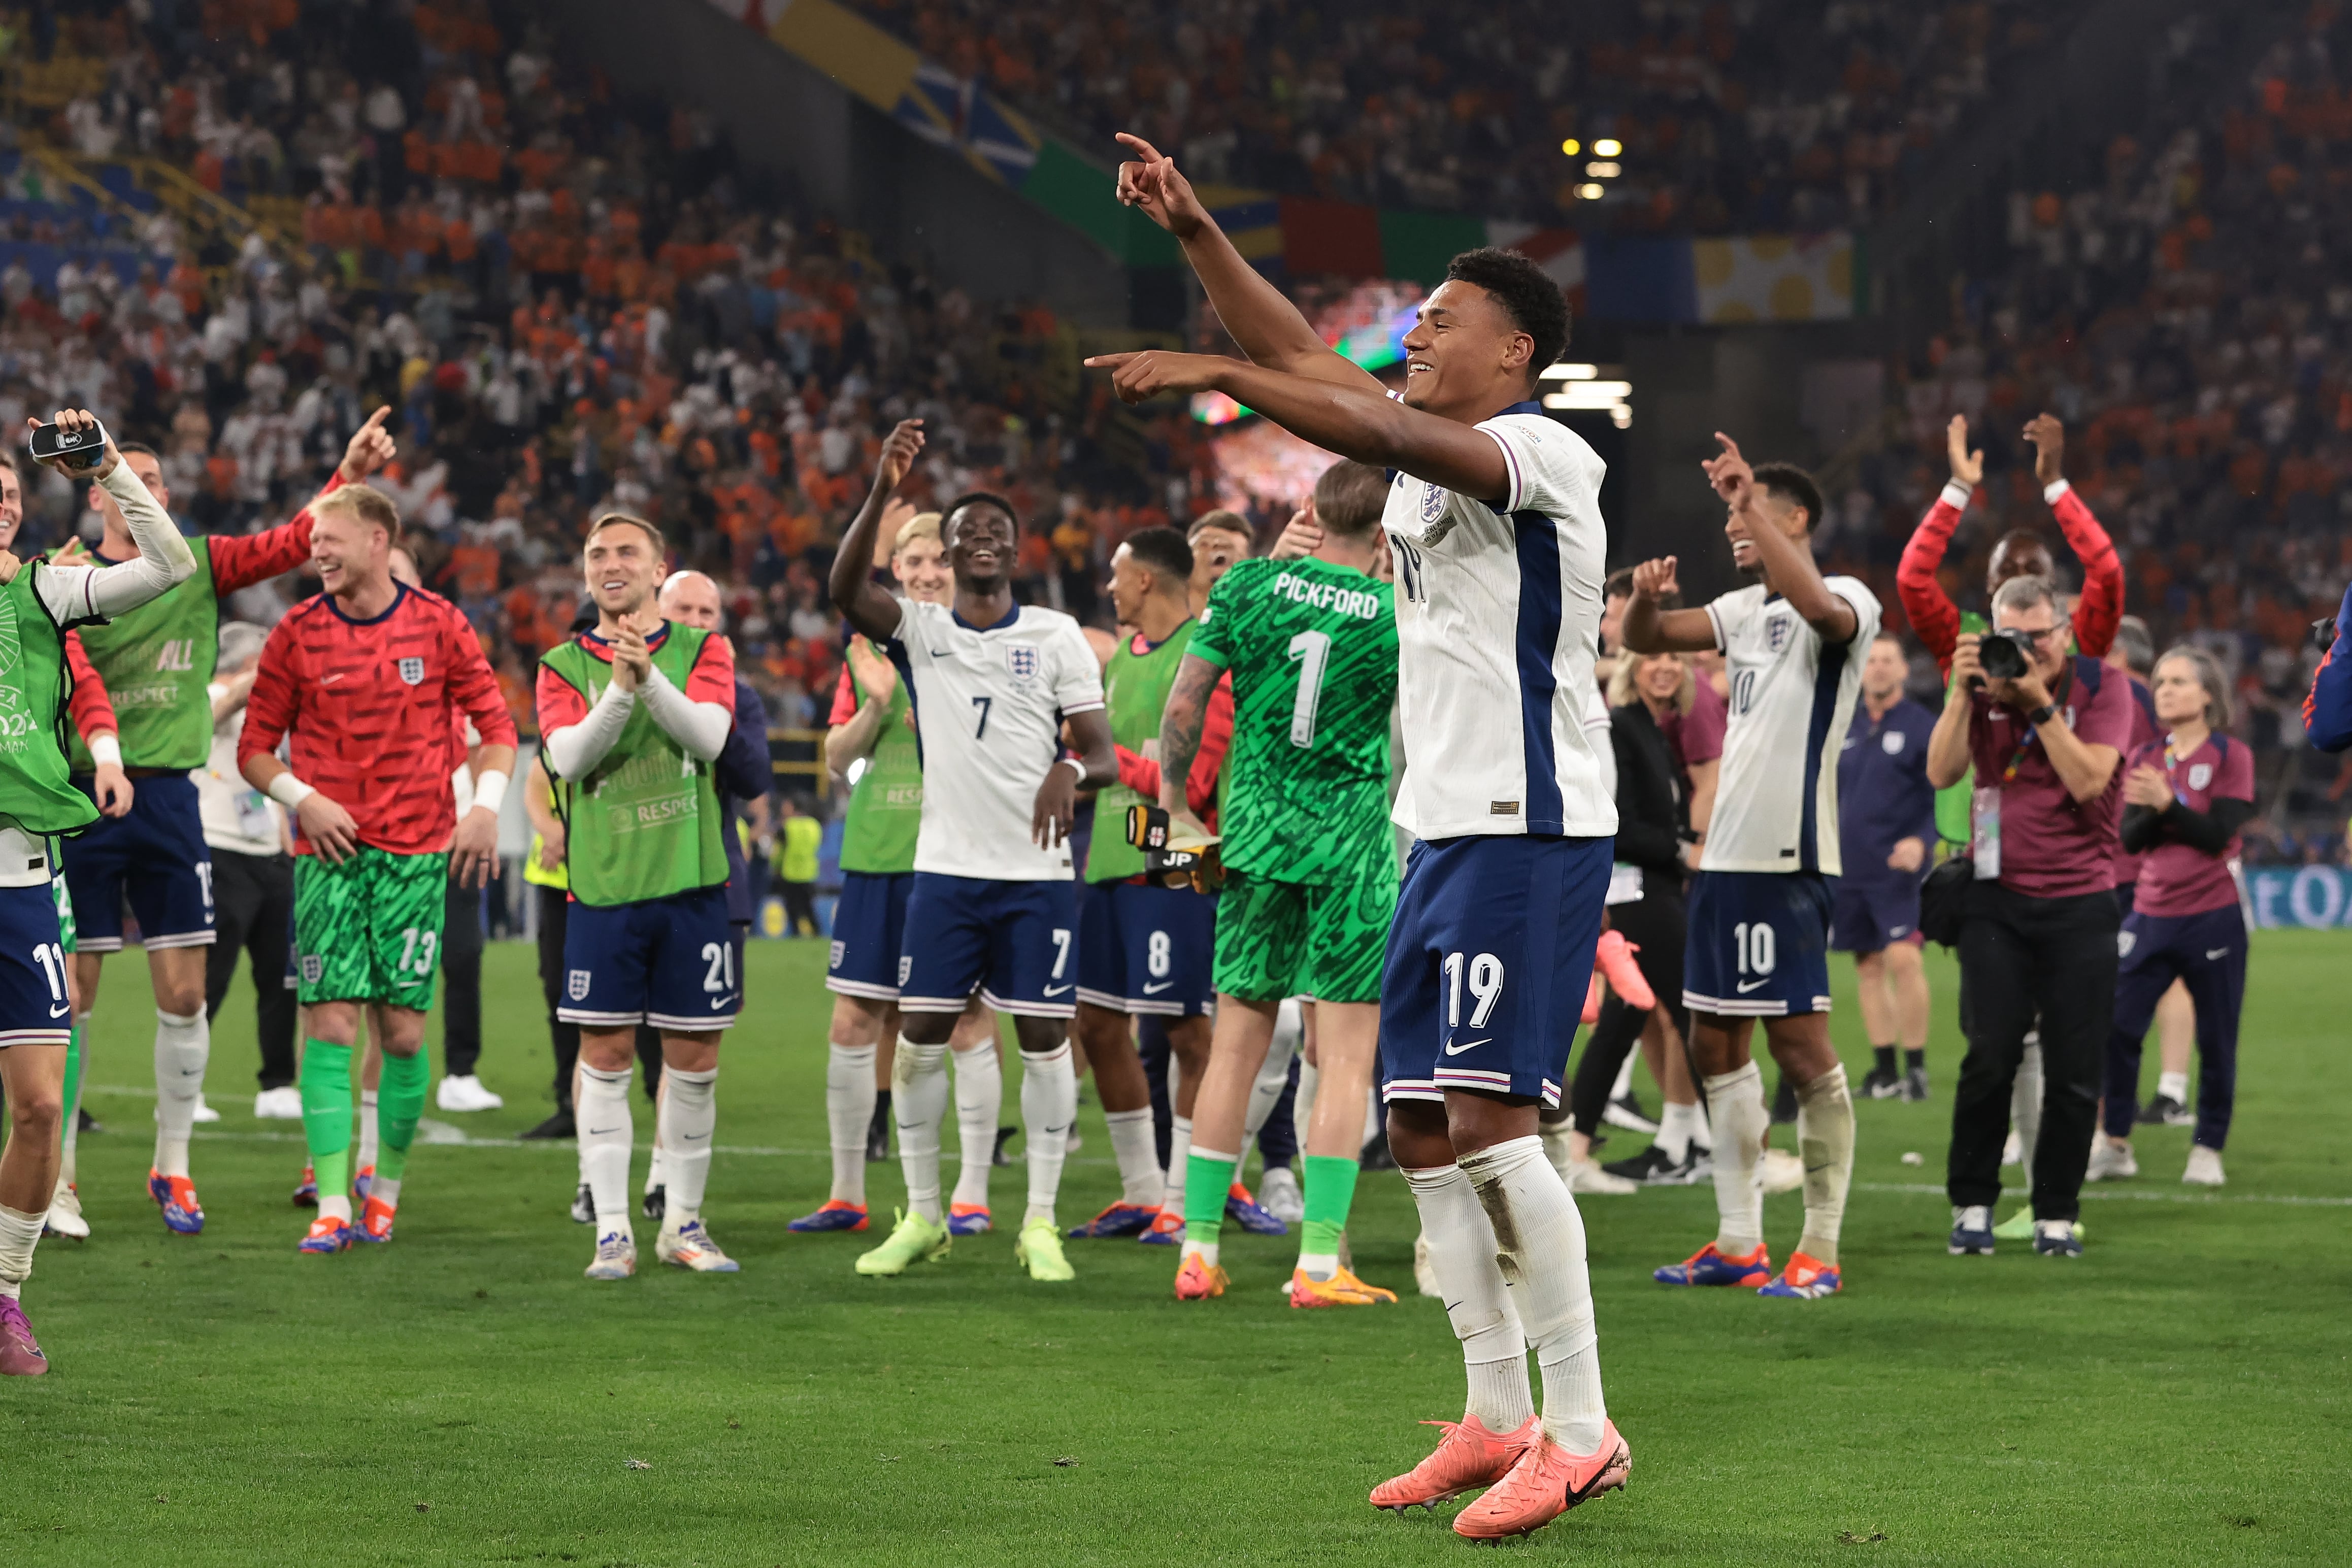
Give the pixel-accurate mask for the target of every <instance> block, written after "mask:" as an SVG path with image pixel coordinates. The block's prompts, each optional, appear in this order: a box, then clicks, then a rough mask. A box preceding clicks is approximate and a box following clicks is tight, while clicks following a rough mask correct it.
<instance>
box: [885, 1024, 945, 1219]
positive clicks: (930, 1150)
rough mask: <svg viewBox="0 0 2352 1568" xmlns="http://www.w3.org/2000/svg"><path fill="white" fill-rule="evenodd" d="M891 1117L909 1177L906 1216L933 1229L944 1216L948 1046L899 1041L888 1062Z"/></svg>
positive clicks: (902, 1037) (900, 1162)
mask: <svg viewBox="0 0 2352 1568" xmlns="http://www.w3.org/2000/svg"><path fill="white" fill-rule="evenodd" d="M890 1113H891V1115H893V1116H894V1117H896V1118H897V1119H898V1167H899V1169H901V1170H903V1171H904V1172H906V1175H907V1212H908V1213H909V1214H919V1215H921V1216H922V1217H923V1218H925V1219H928V1220H929V1221H930V1222H931V1223H932V1224H934V1225H939V1224H941V1223H944V1221H945V1218H946V1217H945V1216H944V1215H942V1214H941V1213H940V1124H941V1123H942V1122H945V1121H946V1120H947V1114H948V1045H947V1041H945V1040H941V1041H940V1043H939V1044H937V1045H917V1044H916V1043H915V1042H914V1041H913V1040H908V1038H907V1037H906V1036H905V1035H903V1034H902V1035H900V1036H899V1037H898V1053H897V1054H896V1055H895V1056H894V1057H893V1058H892V1060H891V1063H890Z"/></svg>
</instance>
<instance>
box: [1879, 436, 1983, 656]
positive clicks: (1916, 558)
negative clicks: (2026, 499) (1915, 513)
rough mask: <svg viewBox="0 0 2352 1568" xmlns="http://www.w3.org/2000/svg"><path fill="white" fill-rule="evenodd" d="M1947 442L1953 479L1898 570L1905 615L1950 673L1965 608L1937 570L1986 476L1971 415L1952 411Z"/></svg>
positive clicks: (1916, 533) (1922, 521)
mask: <svg viewBox="0 0 2352 1568" xmlns="http://www.w3.org/2000/svg"><path fill="white" fill-rule="evenodd" d="M1944 445H1945V449H1946V451H1947V453H1948V455H1949V457H1950V459H1951V465H1952V477H1951V480H1950V482H1949V483H1948V484H1946V485H1945V486H1944V493H1943V494H1942V495H1940V496H1938V497H1936V504H1935V505H1934V506H1932V507H1928V508H1927V516H1926V517H1922V518H1920V519H1919V526H1918V527H1917V528H1915V529H1913V530H1912V534H1911V538H1910V539H1909V540H1908V541H1907V542H1906V544H1905V545H1904V547H1903V559H1901V561H1899V562H1898V563H1897V564H1896V566H1895V598H1896V599H1897V600H1898V601H1901V603H1902V605H1903V616H1904V619H1906V620H1907V621H1908V622H1911V632H1912V635H1914V636H1916V637H1917V638H1918V639H1919V642H1920V643H1921V645H1922V646H1924V647H1925V648H1926V649H1927V652H1928V653H1933V654H1934V655H1935V656H1936V664H1937V668H1939V669H1941V670H1943V671H1944V672H1945V673H1946V674H1949V673H1950V671H1951V667H1952V648H1953V645H1954V643H1955V641H1956V640H1957V639H1958V636H1959V634H1960V609H1959V606H1958V605H1957V604H1954V603H1953V602H1952V597H1951V595H1950V594H1948V593H1946V592H1945V591H1944V585H1943V583H1942V582H1940V581H1939V580H1937V576H1936V572H1937V568H1939V567H1941V566H1942V565H1943V563H1944V551H1945V550H1946V549H1948V548H1949V546H1950V545H1951V542H1952V530H1953V529H1955V528H1958V526H1959V522H1960V515H1961V514H1962V513H1964V512H1966V511H1967V510H1968V509H1969V497H1971V496H1973V495H1975V494H1976V487H1977V485H1978V484H1979V482H1980V481H1981V480H1982V479H1983V478H1984V454H1983V453H1982V452H1980V451H1971V450H1969V421H1968V416H1967V415H1966V414H1958V413H1956V414H1954V415H1952V423H1950V424H1949V425H1948V426H1947V427H1946V428H1945V431H1944Z"/></svg>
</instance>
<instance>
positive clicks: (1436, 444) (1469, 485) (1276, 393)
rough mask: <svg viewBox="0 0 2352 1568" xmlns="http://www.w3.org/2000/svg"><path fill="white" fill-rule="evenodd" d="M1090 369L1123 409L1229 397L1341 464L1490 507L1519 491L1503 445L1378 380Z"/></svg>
mask: <svg viewBox="0 0 2352 1568" xmlns="http://www.w3.org/2000/svg"><path fill="white" fill-rule="evenodd" d="M1087 365H1088V366H1089V367H1091V368H1094V369H1097V370H1108V371H1110V372H1111V385H1112V386H1113V388H1114V389H1116V390H1117V392H1118V395H1119V397H1120V399H1121V400H1122V401H1123V402H1130V403H1136V402H1148V401H1150V399H1152V398H1155V397H1159V396H1160V395H1161V394H1162V393H1166V392H1186V393H1189V392H1223V393H1224V394H1225V395H1226V396H1227V397H1230V398H1232V399H1233V400H1234V402H1238V403H1240V404H1242V405H1243V406H1244V407H1245V408H1250V409H1254V410H1255V411H1256V412H1257V413H1262V414H1264V415H1265V417H1266V418H1268V419H1270V420H1272V421H1274V423H1276V424H1278V425H1280V426H1282V427H1283V428H1284V429H1285V430H1287V431H1289V432H1290V433H1291V434H1293V435H1296V436H1298V437H1300V438H1301V439H1302V440H1305V441H1307V442H1309V443H1311V444H1314V445H1317V446H1320V447H1322V448H1323V449H1324V450H1325V451H1327V452H1331V453H1335V454H1337V455H1339V456H1341V457H1352V458H1354V459H1356V460H1357V461H1358V462H1360V463H1370V464H1371V465H1374V466H1375V467H1380V468H1394V469H1397V470H1398V471H1400V472H1402V473H1406V474H1410V475H1412V476H1413V477H1414V478H1416V479H1427V480H1429V481H1430V482H1432V483H1433V484H1436V485H1442V486H1444V487H1445V488H1446V489H1449V490H1454V491H1458V492H1459V493H1461V494H1462V495H1465V496H1475V497H1477V498H1478V499H1480V500H1482V501H1489V502H1495V501H1500V500H1502V499H1503V498H1504V497H1507V495H1509V494H1510V479H1511V475H1510V466H1509V464H1508V463H1507V461H1506V459H1505V458H1504V456H1503V448H1502V444H1501V443H1499V442H1497V441H1496V439H1495V438H1494V437H1493V436H1491V435H1489V434H1486V432H1485V431H1483V430H1480V429H1479V428H1478V427H1477V426H1475V425H1470V424H1463V423H1459V422H1457V421H1454V420H1451V419H1441V418H1439V417H1438V416H1437V415H1435V414H1433V413H1423V412H1422V411H1421V410H1419V409H1417V408H1408V407H1406V406H1405V405H1404V404H1403V403H1402V402H1398V401H1397V400H1396V399H1394V398H1392V397H1390V396H1389V395H1388V394H1387V393H1386V392H1382V391H1381V390H1380V384H1379V383H1378V382H1371V381H1370V379H1369V378H1366V380H1365V381H1364V382H1361V383H1359V382H1335V381H1326V380H1323V379H1321V378H1319V377H1315V376H1307V375H1300V374H1295V373H1292V372H1288V371H1269V370H1264V369H1261V368H1260V367H1258V366H1256V365H1253V364H1247V363H1244V361H1240V360H1232V359H1227V358H1225V357H1224V356H1223V355H1222V354H1178V353H1171V352H1169V351H1168V350H1163V349H1147V350H1142V351H1141V352H1139V353H1129V354H1097V355H1096V356H1095V357H1094V358H1093V359H1090V360H1088V361H1087Z"/></svg>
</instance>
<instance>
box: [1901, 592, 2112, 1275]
mask: <svg viewBox="0 0 2352 1568" xmlns="http://www.w3.org/2000/svg"><path fill="white" fill-rule="evenodd" d="M1992 620H1993V630H1992V631H1991V632H1987V633H1984V634H1982V635H1980V636H1979V635H1969V634H1964V635H1962V636H1960V637H1959V638H1958V641H1957V643H1956V644H1955V646H1954V648H1953V652H1952V674H1953V677H1954V679H1955V681H1956V683H1957V686H1958V689H1957V690H1956V691H1955V693H1954V695H1953V698H1952V700H1951V701H1949V702H1948V703H1946V704H1945V705H1944V712H1943V715H1942V716H1941V717H1939V718H1938V719H1937V721H1936V727H1935V730H1934V732H1933V733H1932V734H1931V735H1930V736H1929V737H1928V741H1927V780H1928V782H1929V783H1930V784H1932V785H1934V786H1935V787H1936V788H1937V789H1943V788H1945V787H1947V786H1948V785H1950V784H1952V783H1954V782H1955V781H1957V780H1958V779H1959V778H1960V777H1961V776H1962V775H1963V774H1965V773H1967V772H1968V771H1969V768H1970V767H1971V766H1973V767H1974V768H1975V771H1976V788H1975V791H1974V794H1973V797H1972V800H1971V810H1970V824H1971V827H1972V829H1973V833H1972V846H1971V850H1970V854H1971V857H1972V860H1973V869H1974V877H1973V879H1972V880H1971V881H1970V882H1969V884H1968V885H1967V887H1966V889H1965V890H1964V893H1963V902H1962V905H1961V907H1962V915H1961V920H1960V926H1959V955H1960V990H1961V995H1962V1010H1961V1016H1962V1017H1963V1019H1966V1020H1967V1022H1966V1028H1967V1030H1968V1036H1969V1051H1968V1056H1967V1058H1966V1060H1964V1061H1962V1062H1961V1064H1960V1082H1959V1088H1958V1092H1957V1093H1956V1094H1955V1095H1954V1097H1953V1102H1952V1145H1951V1153H1950V1155H1949V1161H1948V1169H1947V1173H1946V1178H1945V1180H1946V1186H1947V1188H1948V1192H1949V1194H1950V1197H1951V1201H1952V1236H1951V1250H1952V1251H1953V1253H1955V1254H1960V1253H1990V1251H1991V1250H1992V1249H1993V1237H1992V1207H1993V1204H1994V1203H1995V1201H1996V1200H1998V1198H1999V1197H2000V1147H2001V1144H2002V1141H2003V1139H2004V1138H2005V1136H2006V1134H2007V1133H2008V1123H2009V1115H2008V1112H2009V1101H2010V1091H2011V1083H2012V1081H2013V1080H2014V1079H2015V1077H2016V1074H2017V1070H2018V1063H2019V1061H2020V1059H2021V1057H2022V1055H2023V1053H2024V1050H2025V1036H2026V1032H2027V1031H2028V1030H2032V1028H2033V1027H2034V1019H2035V1016H2036V1014H2037V1013H2038V1014H2039V1015H2040V1018H2041V1031H2042V1070H2043V1090H2042V1095H2043V1098H2042V1136H2041V1137H2040V1139H2039V1140H2038V1141H2037V1144H2036V1146H2035V1149H2034V1154H2033V1166H2032V1199H2033V1219H2034V1234H2033V1249H2034V1250H2035V1251H2036V1252H2041V1253H2046V1254H2055V1255H2060V1256H2072V1255H2074V1254H2078V1253H2080V1252H2081V1251H2082V1249H2083V1248H2082V1242H2081V1240H2080V1239H2079V1238H2078V1237H2077V1236H2076V1234H2075V1228H2074V1220H2075V1218H2076V1215H2077V1213H2078V1211H2079V1207H2080V1202H2081V1197H2082V1187H2083V1171H2084V1166H2085V1164H2086V1163H2087V1162H2088V1160H2089V1158H2090V1153H2091V1136H2092V1130H2093V1128H2092V1123H2093V1118H2094V1115H2095V1111H2096V1107H2097V1104H2098V1098H2099V1081H2100V1070H2101V1064H2102V1061H2103V1058H2104V1053H2105V1049H2106V1040H2107V1035H2108V1031H2109V1028H2110V1025H2111V1022H2112V1019H2113V1013H2114V1007H2115V978H2116V922H2117V915H2116V902H2115V895H2114V882H2115V873H2114V866H2113V857H2114V849H2115V835H2116V811H2117V810H2118V806H2117V783H2116V761H2117V758H2119V756H2120V755H2121V750H2122V747H2123V746H2124V744H2125V742H2126V739H2128V737H2129V736H2130V733H2131V709H2132V700H2131V695H2130V689H2129V685H2128V683H2126V681H2124V680H2122V679H2121V678H2119V677H2117V676H2116V675H2114V674H2113V673H2112V672H2110V671H2107V670H2106V669H2105V667H2104V666H2102V665H2101V664H2099V662H2098V661H2097V660H2095V659H2089V658H2083V657H2079V656H2074V655H2070V654H2069V653H2067V626H2066V622H2065V620H2064V618H2063V616H2061V614H2060V613H2059V608H2058V597H2057V594H2056V592H2055V591H2054V590H2053V589H2052V587H2051V585H2050V583H2049V582H2048V581H2047V580H2044V579H2042V578H2039V577H2018V578H2012V579H2011V580H2009V581H2007V582H2004V583H2003V584H2001V586H2000V591H1999V592H1997V593H1995V594H1994V595H1993V601H1992Z"/></svg>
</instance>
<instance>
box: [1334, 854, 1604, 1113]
mask: <svg viewBox="0 0 2352 1568" xmlns="http://www.w3.org/2000/svg"><path fill="white" fill-rule="evenodd" d="M1614 843H1615V841H1614V840H1612V839H1557V838H1539V837H1537V836H1535V835H1532V834H1529V835H1527V836H1519V835H1512V836H1509V837H1503V836H1500V835H1497V836H1495V837H1491V838H1490V837H1475V838H1459V839H1434V840H1432V839H1424V840H1423V841H1421V842H1419V843H1416V844H1414V845H1413V846H1412V852H1411V853H1410V854H1408V855H1407V856H1406V858H1405V862H1404V883H1403V886H1402V888H1400V889H1399V890H1398V894H1397V910H1396V919H1395V920H1394V921H1393V922H1392V923H1391V925H1390V926H1389V944H1388V960H1387V964H1386V966H1385V967H1383V969H1382V970H1381V1100H1382V1101H1383V1102H1386V1101H1391V1100H1438V1101H1442V1100H1444V1098H1445V1094H1446V1092H1447V1091H1448V1090H1474V1091H1481V1092H1486V1093H1489V1094H1498V1095H1499V1094H1507V1095H1513V1096H1516V1097H1518V1098H1521V1099H1528V1100H1541V1101H1542V1102H1543V1103H1545V1104H1546V1105H1558V1104H1559V1086H1560V1082H1561V1081H1562V1080H1564V1079H1565V1078H1566V1077H1567V1076H1568V1052H1569V1048H1570V1046H1571V1045H1573V1044H1574V1043H1575V1040H1576V1025H1577V1020H1578V1019H1579V1018H1580V1017H1581V1016H1582V1013H1583V1010H1584V991H1585V987H1586V985H1587V983H1588V982H1589V981H1590V980H1591V976H1592V949H1593V946H1594V945H1595V944H1596V943H1598V942H1599V941H1600V940H1601V908H1602V905H1603V904H1604V903H1605V901H1606V900H1607V898H1608V895H1609V863H1610V851H1611V849H1612V847H1613V845H1614Z"/></svg>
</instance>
